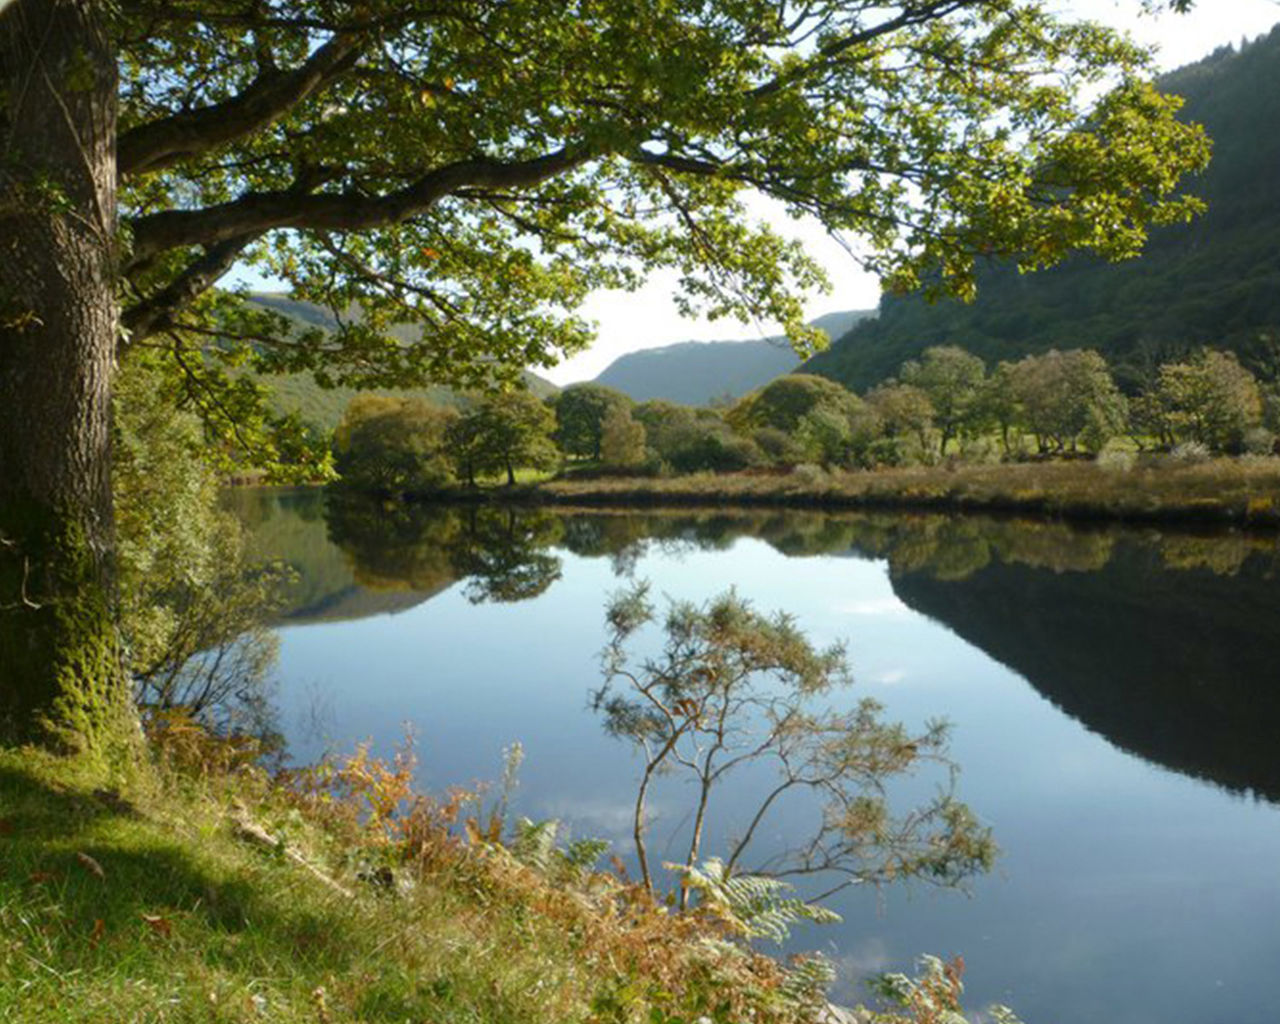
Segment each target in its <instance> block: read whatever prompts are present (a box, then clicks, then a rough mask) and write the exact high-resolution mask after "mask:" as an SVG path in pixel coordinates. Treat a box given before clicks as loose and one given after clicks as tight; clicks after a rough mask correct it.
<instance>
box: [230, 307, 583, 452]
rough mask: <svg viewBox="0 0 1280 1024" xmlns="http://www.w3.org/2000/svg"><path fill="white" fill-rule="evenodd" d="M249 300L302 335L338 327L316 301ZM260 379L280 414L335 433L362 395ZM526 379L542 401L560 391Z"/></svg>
mask: <svg viewBox="0 0 1280 1024" xmlns="http://www.w3.org/2000/svg"><path fill="white" fill-rule="evenodd" d="M248 298H249V301H250V302H253V303H255V304H256V305H259V306H262V307H263V308H265V309H269V310H271V311H272V312H273V313H278V314H280V315H281V316H283V317H285V318H286V319H288V320H289V321H291V322H292V323H293V324H295V325H296V329H297V330H298V331H299V332H301V331H303V330H307V329H311V328H315V327H320V328H323V329H325V330H329V329H331V328H333V327H334V326H335V321H334V318H333V315H332V314H331V313H330V312H329V311H328V310H327V309H324V308H323V307H321V306H317V305H316V304H315V303H313V302H303V301H301V300H299V299H293V298H290V297H289V296H288V295H282V294H279V293H277V292H254V293H251V294H250V295H249V296H248ZM411 331H412V328H408V327H406V328H404V329H402V330H393V331H392V333H393V334H396V336H397V337H401V339H402V340H404V341H409V340H411ZM259 379H260V380H261V382H262V383H263V384H265V385H266V386H267V387H269V388H270V389H271V397H270V404H271V406H272V408H273V410H274V411H275V412H276V413H277V414H280V415H284V414H288V413H297V414H298V415H299V416H300V417H301V418H302V419H303V420H304V421H305V422H307V423H310V424H312V425H313V426H316V427H319V428H320V429H321V430H324V431H326V432H328V431H332V430H333V429H334V428H335V427H336V426H337V425H338V422H339V420H341V419H342V413H343V411H344V410H345V409H346V407H347V403H348V402H350V401H351V399H352V398H354V397H355V396H356V395H357V394H359V393H360V392H358V391H357V390H356V389H355V388H348V387H338V388H322V387H321V386H320V385H319V384H317V383H316V382H315V379H314V378H313V377H312V376H311V374H309V373H291V374H283V375H279V376H272V377H261V378H259ZM524 379H525V384H526V385H527V386H528V388H529V390H530V391H532V392H533V393H534V394H535V395H537V396H539V397H540V398H545V397H546V396H548V395H552V394H555V392H556V391H558V390H559V388H557V387H556V386H555V385H554V384H552V383H551V382H550V381H549V380H546V379H545V378H542V377H539V376H538V375H537V374H536V373H533V372H531V371H528V370H526V371H525V372H524ZM372 393H373V394H379V395H395V396H398V397H408V396H412V397H418V398H423V399H425V400H426V401H428V402H431V403H432V404H433V405H457V404H458V401H459V398H458V395H457V393H456V392H454V391H453V390H452V389H451V388H447V387H444V386H440V385H436V386H431V387H425V388H395V389H386V388H379V389H376V390H374V391H372Z"/></svg>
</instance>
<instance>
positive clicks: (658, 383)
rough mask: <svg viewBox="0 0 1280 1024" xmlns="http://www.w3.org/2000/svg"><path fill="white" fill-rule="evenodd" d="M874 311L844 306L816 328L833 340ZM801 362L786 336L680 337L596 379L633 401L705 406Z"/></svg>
mask: <svg viewBox="0 0 1280 1024" xmlns="http://www.w3.org/2000/svg"><path fill="white" fill-rule="evenodd" d="M873 315H874V313H873V312H871V311H866V310H848V311H845V312H840V313H828V314H827V315H826V316H821V317H818V319H816V320H814V321H813V325H814V326H815V327H820V328H822V329H823V330H824V331H826V332H827V335H828V337H831V338H838V337H840V336H841V335H842V334H844V333H845V332H846V331H848V330H849V328H850V327H852V326H853V325H854V324H855V323H857V322H858V321H859V320H861V319H863V318H864V317H868V316H873ZM799 364H800V360H799V358H798V357H797V356H796V354H795V352H793V351H792V350H791V346H790V345H789V344H788V343H787V340H786V338H782V337H778V338H765V339H761V340H759V341H682V342H678V343H677V344H675V345H664V346H663V347H661V348H650V349H645V350H643V351H641V352H631V353H629V354H627V355H625V356H621V357H620V358H618V359H615V360H614V361H613V362H612V363H610V364H609V365H608V366H607V367H606V368H605V370H604V372H603V373H601V374H600V376H598V377H597V378H596V383H598V384H607V385H608V386H609V387H611V388H617V389H618V390H619V391H621V392H623V393H625V394H628V395H630V396H631V397H632V398H634V399H635V400H636V401H637V402H644V401H648V400H649V399H651V398H664V399H666V400H667V401H669V402H680V403H682V404H684V405H706V404H707V403H709V402H711V401H712V400H713V399H717V398H723V397H725V396H728V397H730V398H738V397H739V396H741V395H745V394H746V393H747V392H748V391H753V390H754V389H756V388H758V387H760V386H762V385H764V384H767V383H768V382H769V381H771V380H773V379H774V378H775V377H778V376H780V375H782V374H784V373H788V372H790V371H791V370H794V369H795V368H796V367H797V366H798V365H799Z"/></svg>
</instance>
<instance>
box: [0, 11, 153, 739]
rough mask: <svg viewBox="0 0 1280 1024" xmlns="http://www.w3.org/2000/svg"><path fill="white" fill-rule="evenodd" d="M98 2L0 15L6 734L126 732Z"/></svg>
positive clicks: (0, 676) (1, 682)
mask: <svg viewBox="0 0 1280 1024" xmlns="http://www.w3.org/2000/svg"><path fill="white" fill-rule="evenodd" d="M103 6H104V5H102V4H101V3H99V2H96V0H17V2H16V3H13V4H11V5H10V6H8V7H7V8H6V9H5V10H4V11H3V12H2V13H0V737H4V738H6V739H8V740H14V739H19V740H27V741H32V740H33V741H36V742H42V743H45V744H48V745H53V746H58V747H64V748H71V749H82V750H87V749H102V748H103V747H105V746H107V745H109V744H112V743H113V742H114V741H115V740H116V739H121V738H123V736H124V735H125V734H126V733H127V731H128V730H129V728H130V725H129V722H130V704H129V689H128V683H127V680H126V678H125V674H124V671H123V668H122V663H121V659H120V656H119V643H118V639H117V626H116V620H115V614H114V607H113V605H114V602H113V599H112V586H111V570H110V565H111V551H112V532H113V531H112V508H111V489H110V383H111V373H112V368H113V365H114V350H115V344H116V337H117V331H118V313H117V301H116V294H115V288H116V281H117V266H116V244H117V239H116V235H117V221H116V161H115V135H116V124H115V119H116V114H115V111H116V69H115V61H114V57H113V53H112V49H111V44H110V40H109V37H108V34H107V31H106V29H105V26H104V24H103Z"/></svg>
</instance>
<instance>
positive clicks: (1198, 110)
mask: <svg viewBox="0 0 1280 1024" xmlns="http://www.w3.org/2000/svg"><path fill="white" fill-rule="evenodd" d="M1161 85H1162V88H1163V89H1165V90H1166V91H1168V92H1173V93H1177V94H1178V95H1181V96H1183V97H1185V99H1186V106H1185V107H1184V109H1183V111H1182V115H1181V116H1182V117H1183V118H1184V119H1187V120H1191V121H1197V122H1200V123H1201V124H1203V125H1204V126H1205V128H1206V129H1207V131H1208V133H1209V135H1210V137H1211V138H1212V139H1213V142H1214V157H1213V161H1212V163H1211V165H1210V167H1209V169H1208V170H1207V171H1206V172H1205V173H1204V174H1203V175H1201V176H1200V177H1199V178H1197V179H1194V180H1192V181H1191V183H1190V184H1189V187H1188V190H1189V191H1190V192H1192V193H1193V194H1195V195H1199V196H1201V197H1202V198H1203V199H1205V200H1206V201H1207V202H1208V204H1209V211H1208V213H1207V214H1205V215H1204V216H1202V217H1200V218H1198V219H1197V220H1196V221H1195V222H1194V223H1192V224H1190V225H1185V226H1178V227H1173V228H1165V229H1161V230H1157V231H1155V232H1153V234H1152V236H1151V240H1150V242H1149V244H1148V248H1147V251H1146V253H1145V254H1144V255H1143V256H1142V257H1141V258H1139V259H1137V260H1132V261H1129V262H1125V263H1119V264H1110V263H1106V262H1103V261H1101V260H1098V259H1096V258H1084V257H1080V258H1076V259H1074V260H1072V261H1070V262H1068V263H1067V264H1065V265H1063V266H1060V267H1057V268H1055V269H1053V270H1049V271H1045V272H1042V273H1038V274H1029V275H1020V274H1018V273H1017V272H1016V271H1014V270H1011V269H1009V268H1007V267H998V268H992V269H990V270H988V271H987V272H986V273H984V274H983V276H982V278H981V279H980V281H979V297H978V300H977V301H976V302H975V303H973V304H972V305H964V304H962V303H959V302H955V301H944V302H942V303H939V304H936V305H930V304H929V303H927V302H926V301H924V300H923V299H921V298H919V297H908V298H891V297H888V296H886V297H885V298H884V299H883V300H882V301H881V305H880V315H879V317H878V318H877V319H875V320H871V321H868V322H866V323H863V324H859V325H857V326H855V327H854V329H853V330H852V331H850V332H849V333H848V334H846V335H845V336H844V337H842V338H841V339H840V340H839V341H838V342H836V343H835V344H834V345H833V346H832V347H831V348H830V349H829V350H828V351H826V352H824V353H820V354H818V355H817V356H815V357H814V358H813V359H812V360H810V361H809V362H808V363H807V364H806V366H805V371H806V372H812V373H818V374H823V375H825V376H828V377H831V378H833V379H836V380H839V381H841V382H842V383H844V384H846V385H847V386H849V387H851V388H853V389H855V390H858V391H861V390H864V389H866V388H868V387H870V386H872V385H874V384H875V383H877V382H878V381H881V380H883V379H885V378H887V377H890V376H892V375H894V374H895V373H896V372H897V370H898V367H899V366H900V365H901V364H902V362H903V361H904V360H906V359H910V358H913V357H915V356H917V355H918V354H919V353H921V352H922V351H923V350H924V349H925V348H927V347H929V346H931V345H939V344H954V345H960V346H962V347H964V348H966V349H968V350H969V351H970V352H973V353H974V354H976V355H980V356H982V357H983V358H984V359H985V360H987V362H988V363H989V364H991V363H995V362H997V361H999V360H1001V359H1012V358H1016V357H1019V356H1022V355H1025V354H1027V353H1034V352H1043V351H1046V350H1048V349H1050V348H1059V349H1070V348H1094V349H1097V350H1099V351H1100V352H1102V353H1103V354H1104V355H1105V356H1106V357H1107V358H1108V360H1110V361H1111V363H1112V364H1113V366H1115V367H1116V370H1117V374H1118V376H1119V378H1120V380H1121V383H1122V384H1123V385H1130V386H1131V385H1133V384H1135V383H1137V382H1139V381H1141V380H1142V379H1143V378H1144V377H1145V376H1146V375H1147V373H1148V371H1149V369H1150V368H1151V367H1152V366H1153V365H1155V364H1156V363H1157V362H1158V361H1159V360H1160V359H1161V358H1168V357H1170V356H1174V355H1177V354H1179V353H1180V352H1182V351H1184V350H1185V349H1187V348H1191V347H1194V346H1196V345H1213V346H1215V347H1219V348H1227V349H1232V350H1234V351H1236V352H1238V353H1239V354H1240V356H1241V358H1242V359H1243V360H1244V362H1245V363H1246V365H1249V366H1250V367H1251V368H1252V369H1254V370H1255V371H1256V372H1258V373H1259V374H1260V375H1261V376H1264V377H1273V376H1274V375H1275V373H1276V370H1277V368H1278V367H1280V359H1277V352H1278V351H1280V188H1277V185H1276V183H1277V181H1280V132H1278V131H1277V130H1276V128H1277V126H1280V26H1278V27H1277V28H1276V29H1273V30H1272V32H1271V33H1270V35H1269V36H1266V37H1263V38H1260V39H1258V40H1257V41H1255V42H1253V43H1250V44H1247V45H1244V46H1243V48H1242V49H1241V50H1231V49H1223V50H1220V51H1218V52H1216V53H1214V54H1213V55H1212V56H1210V57H1208V58H1206V59H1205V60H1203V61H1200V62H1199V63H1197V64H1192V65H1189V66H1187V67H1184V68H1181V69H1179V70H1178V71H1175V72H1173V73H1171V74H1170V75H1168V76H1167V77H1166V78H1165V79H1164V80H1163V82H1162V83H1161Z"/></svg>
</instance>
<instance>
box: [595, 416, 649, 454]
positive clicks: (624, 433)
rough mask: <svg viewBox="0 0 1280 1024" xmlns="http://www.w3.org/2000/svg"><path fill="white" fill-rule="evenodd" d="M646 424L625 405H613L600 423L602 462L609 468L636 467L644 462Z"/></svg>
mask: <svg viewBox="0 0 1280 1024" xmlns="http://www.w3.org/2000/svg"><path fill="white" fill-rule="evenodd" d="M644 442H645V431H644V424H643V423H638V422H637V421H636V420H634V419H632V417H631V410H630V409H628V408H627V407H626V406H625V405H615V406H612V407H611V408H610V409H609V411H608V412H606V413H605V416H604V420H603V422H602V423H601V424H600V462H601V464H602V465H604V466H607V467H608V468H609V469H634V468H635V467H637V466H639V465H640V464H641V463H642V462H644V456H645V444H644Z"/></svg>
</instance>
